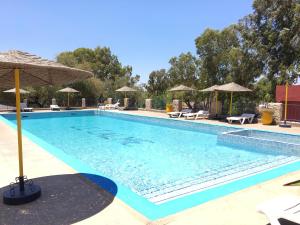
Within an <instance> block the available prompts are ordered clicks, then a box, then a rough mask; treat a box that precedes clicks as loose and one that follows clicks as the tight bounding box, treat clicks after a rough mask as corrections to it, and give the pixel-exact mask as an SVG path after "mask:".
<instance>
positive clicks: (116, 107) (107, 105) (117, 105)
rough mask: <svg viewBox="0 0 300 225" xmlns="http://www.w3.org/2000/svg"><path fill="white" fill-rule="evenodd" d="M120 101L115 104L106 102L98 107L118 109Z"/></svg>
mask: <svg viewBox="0 0 300 225" xmlns="http://www.w3.org/2000/svg"><path fill="white" fill-rule="evenodd" d="M119 105H120V102H119V101H117V102H116V103H115V104H106V105H105V106H99V109H118V108H119Z"/></svg>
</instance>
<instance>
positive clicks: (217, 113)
mask: <svg viewBox="0 0 300 225" xmlns="http://www.w3.org/2000/svg"><path fill="white" fill-rule="evenodd" d="M215 109H216V115H218V91H216V107H215Z"/></svg>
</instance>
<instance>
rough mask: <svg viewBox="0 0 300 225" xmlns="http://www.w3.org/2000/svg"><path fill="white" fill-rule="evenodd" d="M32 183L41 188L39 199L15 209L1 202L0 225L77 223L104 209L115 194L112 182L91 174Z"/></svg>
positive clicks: (40, 179) (67, 175) (115, 187)
mask: <svg viewBox="0 0 300 225" xmlns="http://www.w3.org/2000/svg"><path fill="white" fill-rule="evenodd" d="M86 178H88V179H86ZM33 181H34V183H35V184H38V185H40V186H41V188H42V196H41V197H40V198H39V199H37V200H36V201H34V202H31V203H28V204H24V205H18V206H9V205H5V204H3V202H2V201H1V202H0V224H9V225H15V224H16V225H17V224H18V225H20V224H22V225H35V224H38V225H49V224H51V225H67V224H72V223H76V222H79V221H81V220H84V219H86V218H89V217H91V216H93V215H95V214H97V213H99V212H100V211H102V210H103V209H105V208H106V207H107V206H108V205H110V204H111V203H112V202H113V200H114V197H115V195H116V194H117V190H118V189H117V185H116V184H115V183H114V182H113V181H112V180H109V179H107V178H105V177H101V176H97V175H93V174H63V175H54V176H47V177H40V178H36V179H34V180H33ZM91 181H92V182H91ZM99 185H101V187H103V188H104V189H105V190H106V191H105V190H104V189H102V188H100V187H99ZM5 190H7V187H3V188H0V193H1V195H2V193H3V191H5Z"/></svg>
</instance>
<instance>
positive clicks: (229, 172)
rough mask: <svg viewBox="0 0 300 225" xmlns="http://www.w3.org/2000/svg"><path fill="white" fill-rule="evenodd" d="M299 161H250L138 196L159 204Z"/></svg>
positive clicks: (279, 157) (148, 190) (153, 188)
mask: <svg viewBox="0 0 300 225" xmlns="http://www.w3.org/2000/svg"><path fill="white" fill-rule="evenodd" d="M297 160H299V158H298V157H284V156H278V157H276V159H275V160H274V158H273V159H270V160H266V161H263V162H257V161H252V162H248V163H246V162H245V163H244V164H242V165H241V164H239V165H238V166H236V165H230V166H228V167H225V168H223V169H222V170H215V171H209V172H206V173H202V174H199V175H198V177H196V178H195V177H193V178H187V179H182V180H179V181H177V182H174V183H168V184H165V185H161V186H159V187H152V188H148V189H144V190H140V191H139V194H141V195H142V196H143V197H145V198H147V199H148V200H149V201H151V202H153V203H155V204H161V203H164V202H166V201H169V200H172V199H176V198H178V197H181V196H184V195H188V194H191V193H194V192H198V191H199V190H204V189H207V188H211V187H213V186H216V185H220V184H223V183H227V182H229V181H232V180H236V179H239V178H242V177H246V176H249V175H253V174H256V173H259V172H263V171H266V170H268V169H271V168H274V167H277V166H280V165H284V164H287V163H290V162H293V161H297ZM243 167H244V168H243Z"/></svg>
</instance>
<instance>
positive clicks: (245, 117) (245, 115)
mask: <svg viewBox="0 0 300 225" xmlns="http://www.w3.org/2000/svg"><path fill="white" fill-rule="evenodd" d="M254 117H255V114H249V113H243V114H242V115H241V116H230V117H227V118H226V119H227V120H228V122H229V123H232V122H233V121H238V122H240V124H244V123H245V121H246V120H247V121H248V122H249V123H252V122H253V119H254Z"/></svg>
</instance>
